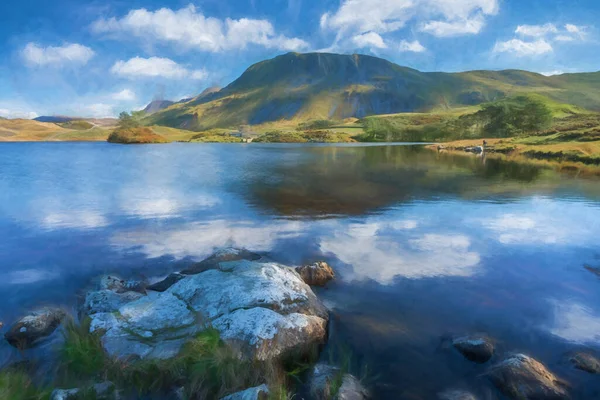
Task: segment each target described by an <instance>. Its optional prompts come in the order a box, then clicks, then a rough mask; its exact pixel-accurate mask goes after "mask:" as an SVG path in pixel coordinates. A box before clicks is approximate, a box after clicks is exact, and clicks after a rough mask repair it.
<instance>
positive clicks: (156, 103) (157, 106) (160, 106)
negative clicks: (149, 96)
mask: <svg viewBox="0 0 600 400" xmlns="http://www.w3.org/2000/svg"><path fill="white" fill-rule="evenodd" d="M173 104H175V102H174V101H170V100H152V101H151V102H150V104H148V105H147V106H146V108H144V112H145V113H146V114H154V113H155V112H157V111H160V110H164V109H165V108H167V107H170V106H172V105H173Z"/></svg>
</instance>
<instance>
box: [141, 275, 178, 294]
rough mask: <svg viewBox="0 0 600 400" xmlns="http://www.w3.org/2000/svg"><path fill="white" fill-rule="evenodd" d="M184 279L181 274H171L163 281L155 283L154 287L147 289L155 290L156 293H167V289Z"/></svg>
mask: <svg viewBox="0 0 600 400" xmlns="http://www.w3.org/2000/svg"><path fill="white" fill-rule="evenodd" d="M183 278H185V275H181V274H177V273H175V274H170V275H169V276H167V277H166V278H165V279H163V280H162V281H160V282H156V283H153V284H152V285H150V286H148V287H147V289H148V290H153V291H155V292H165V291H166V290H167V289H169V288H170V287H171V286H173V285H174V284H176V283H177V282H179V281H180V280H182V279H183Z"/></svg>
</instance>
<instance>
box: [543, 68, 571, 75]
mask: <svg viewBox="0 0 600 400" xmlns="http://www.w3.org/2000/svg"><path fill="white" fill-rule="evenodd" d="M564 73H565V71H562V70H559V69H557V70H554V71H546V72H540V74H542V75H544V76H555V75H562V74H564Z"/></svg>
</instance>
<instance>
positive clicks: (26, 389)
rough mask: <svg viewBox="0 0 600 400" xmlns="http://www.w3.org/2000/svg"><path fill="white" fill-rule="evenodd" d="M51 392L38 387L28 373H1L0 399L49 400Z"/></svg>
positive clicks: (6, 371)
mask: <svg viewBox="0 0 600 400" xmlns="http://www.w3.org/2000/svg"><path fill="white" fill-rule="evenodd" d="M48 398H50V390H48V389H43V388H38V387H36V386H35V385H34V384H33V383H32V381H31V379H30V378H29V376H28V375H27V373H25V372H22V371H18V370H15V369H6V370H3V371H0V399H6V400H47V399H48Z"/></svg>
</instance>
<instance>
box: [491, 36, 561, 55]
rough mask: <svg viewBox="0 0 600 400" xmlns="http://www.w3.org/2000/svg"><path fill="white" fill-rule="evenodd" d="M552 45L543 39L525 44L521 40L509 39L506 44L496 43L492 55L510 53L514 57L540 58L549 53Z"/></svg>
mask: <svg viewBox="0 0 600 400" xmlns="http://www.w3.org/2000/svg"><path fill="white" fill-rule="evenodd" d="M553 50H554V49H553V48H552V45H551V44H550V43H548V42H547V41H546V40H544V39H539V40H536V41H533V42H525V41H523V40H521V39H511V40H508V41H506V42H496V45H495V46H494V49H493V52H494V53H511V54H514V55H516V56H520V57H523V56H540V55H543V54H546V53H551V52H552V51H553Z"/></svg>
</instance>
